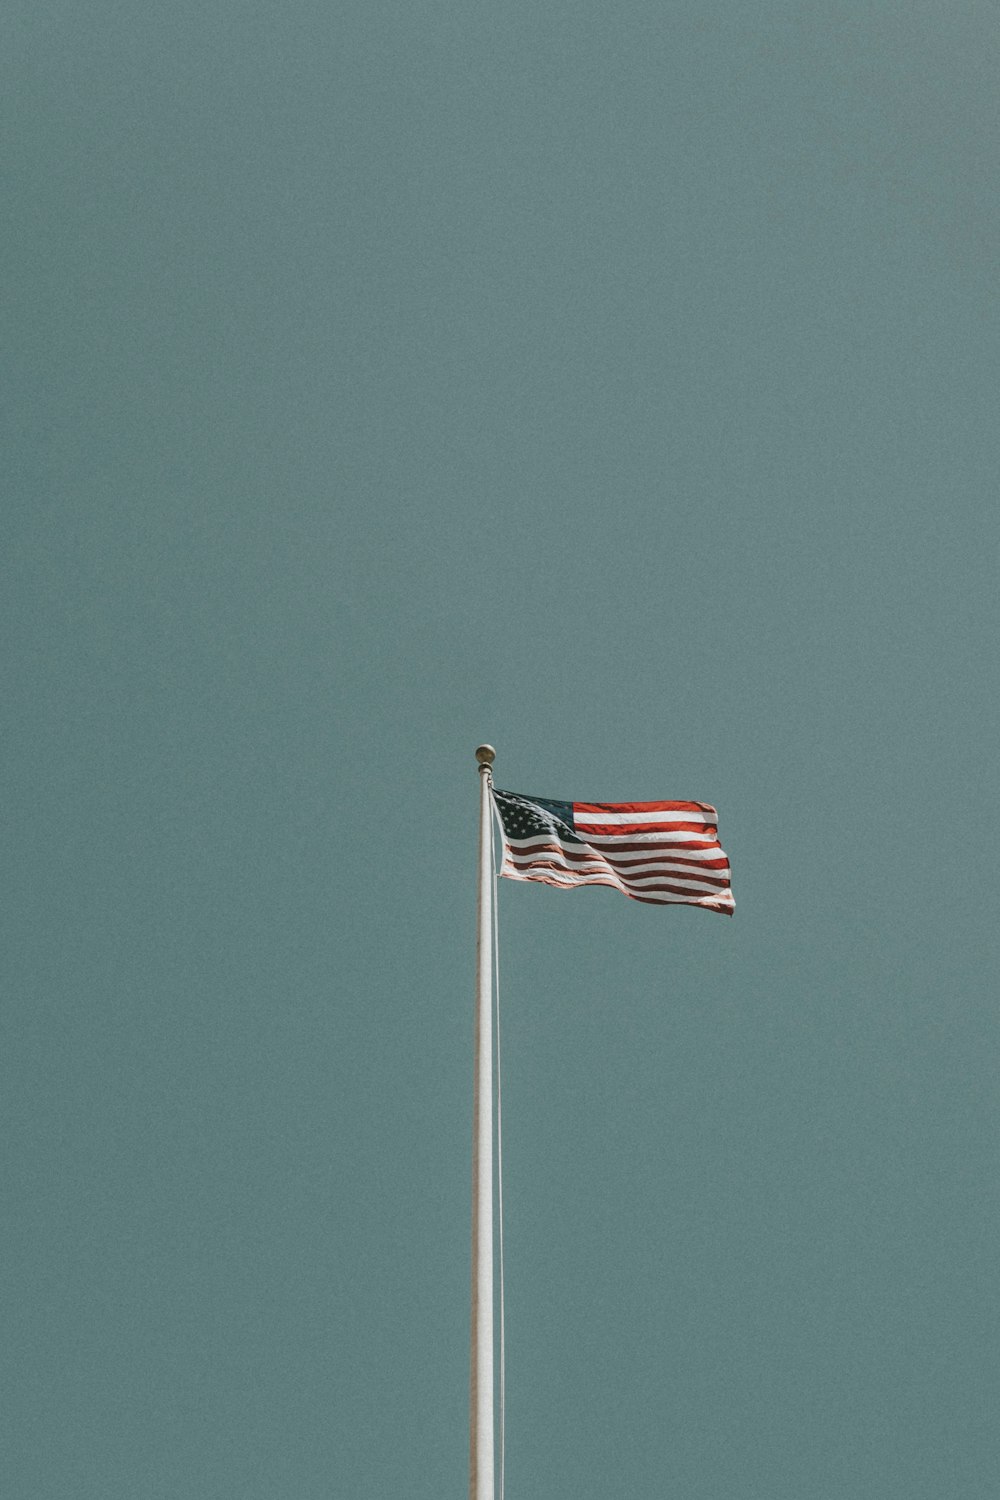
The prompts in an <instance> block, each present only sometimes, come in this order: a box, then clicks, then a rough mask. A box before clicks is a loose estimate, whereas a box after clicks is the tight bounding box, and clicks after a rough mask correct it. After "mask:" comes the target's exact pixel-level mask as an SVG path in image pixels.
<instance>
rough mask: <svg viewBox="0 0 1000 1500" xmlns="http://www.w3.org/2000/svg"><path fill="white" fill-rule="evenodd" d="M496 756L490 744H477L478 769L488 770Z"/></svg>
mask: <svg viewBox="0 0 1000 1500" xmlns="http://www.w3.org/2000/svg"><path fill="white" fill-rule="evenodd" d="M496 758H497V753H496V751H495V750H494V748H493V746H492V745H479V746H477V748H476V759H477V760H478V762H479V769H480V771H488V770H489V769H490V767H491V766H492V764H493V762H494V761H495V760H496Z"/></svg>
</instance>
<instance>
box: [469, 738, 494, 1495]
mask: <svg viewBox="0 0 1000 1500" xmlns="http://www.w3.org/2000/svg"><path fill="white" fill-rule="evenodd" d="M495 758H496V751H495V750H494V749H493V746H492V745H480V746H479V748H478V750H477V751H476V760H477V761H478V762H479V899H478V904H477V919H478V928H477V936H476V1064H475V1090H474V1103H473V1114H474V1119H475V1125H474V1138H473V1153H472V1351H471V1355H472V1357H471V1379H470V1392H469V1500H493V866H492V859H491V854H492V840H493V826H492V808H491V803H490V789H491V786H492V783H493V776H492V771H491V769H490V768H491V766H492V765H493V761H494V760H495Z"/></svg>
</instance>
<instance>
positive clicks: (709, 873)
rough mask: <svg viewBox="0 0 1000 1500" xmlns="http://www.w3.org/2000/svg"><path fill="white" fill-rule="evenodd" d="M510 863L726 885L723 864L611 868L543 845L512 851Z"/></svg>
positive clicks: (649, 863) (646, 863) (641, 863)
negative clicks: (668, 875)
mask: <svg viewBox="0 0 1000 1500" xmlns="http://www.w3.org/2000/svg"><path fill="white" fill-rule="evenodd" d="M506 857H507V858H509V860H510V863H511V864H512V865H514V867H515V868H516V869H518V870H527V869H530V868H531V867H533V866H537V867H538V868H543V867H544V868H547V869H554V870H574V869H588V870H615V871H617V872H619V873H620V874H621V875H622V876H623V877H630V876H635V877H641V876H648V875H649V874H650V873H659V872H672V873H673V874H675V875H678V876H683V877H684V878H685V879H687V880H703V881H705V880H707V881H709V882H710V883H711V884H712V885H722V886H728V884H729V867H728V865H725V864H723V867H722V868H721V869H719V868H716V866H715V865H711V866H709V867H708V868H706V867H705V866H704V865H698V864H694V865H689V864H682V863H680V862H679V861H677V860H673V859H655V860H630V861H629V862H628V863H627V864H626V863H624V862H623V861H619V860H615V862H614V864H613V865H612V864H611V862H610V861H609V860H606V859H602V858H601V857H600V856H596V855H593V854H579V853H576V852H573V853H570V852H568V851H567V850H565V849H559V848H556V847H555V846H553V845H551V844H549V845H543V846H541V847H539V848H536V849H532V850H520V849H511V850H509V851H508V853H507V856H506Z"/></svg>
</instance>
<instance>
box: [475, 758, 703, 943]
mask: <svg viewBox="0 0 1000 1500" xmlns="http://www.w3.org/2000/svg"><path fill="white" fill-rule="evenodd" d="M493 803H494V806H495V807H496V810H497V814H498V816H499V818H500V824H501V827H502V829H503V863H502V864H501V866H500V874H501V875H506V876H507V877H508V879H510V880H541V881H544V882H545V884H546V885H556V886H559V887H560V888H561V889H563V890H567V889H569V887H570V886H575V885H612V886H614V887H615V889H616V890H619V891H624V893H625V895H626V896H631V897H632V898H633V899H634V900H636V901H652V902H656V903H657V904H658V905H663V906H707V907H708V909H709V911H719V912H727V913H728V914H729V915H730V916H732V913H733V893H732V891H731V890H730V887H729V876H730V870H729V860H728V859H727V858H726V856H725V853H724V852H723V849H722V846H721V845H720V843H719V837H718V828H717V827H716V811H715V808H714V807H709V805H708V804H707V803H706V802H552V801H550V800H549V799H547V798H544V797H522V796H519V795H518V794H517V793H516V792H501V791H499V790H498V789H497V788H496V787H494V789H493Z"/></svg>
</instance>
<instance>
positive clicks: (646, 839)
mask: <svg viewBox="0 0 1000 1500" xmlns="http://www.w3.org/2000/svg"><path fill="white" fill-rule="evenodd" d="M691 840H694V841H695V847H694V848H693V849H685V848H683V847H681V845H683V844H685V843H688V842H690V841H691ZM504 841H505V843H507V844H509V845H510V847H511V848H512V849H519V850H520V849H530V848H532V847H533V846H534V845H536V844H539V843H548V844H551V843H553V842H556V843H558V844H559V845H560V847H561V848H563V849H569V850H576V851H577V853H579V854H586V853H587V851H588V850H591V851H593V852H595V853H597V854H599V855H600V856H601V857H602V858H605V857H606V856H608V855H611V856H615V855H617V853H618V851H619V850H621V857H622V858H623V859H627V858H628V857H629V851H626V850H623V849H622V844H624V843H638V844H650V845H653V846H655V845H661V846H663V847H662V848H658V849H656V851H655V854H654V852H653V850H652V849H651V850H650V856H649V857H650V858H651V859H653V858H656V857H659V856H660V855H662V856H663V857H664V858H669V857H670V855H671V854H676V855H683V857H684V858H685V859H725V857H726V855H725V852H724V850H723V848H722V845H721V844H720V843H719V841H718V839H704V838H701V839H699V837H698V835H697V834H696V833H684V834H678V835H677V836H676V838H672V837H671V836H670V834H666V833H636V834H633V835H631V837H629V836H628V835H626V836H625V837H623V838H621V839H613V838H603V839H595V838H590V839H583V840H581V841H580V842H579V843H578V842H576V841H575V840H573V839H567V838H560V837H559V835H558V834H557V833H548V832H546V833H532V834H529V835H528V836H527V837H526V838H520V839H514V838H511V837H510V836H509V835H508V834H505V835H504ZM632 853H633V854H634V857H635V858H636V859H641V858H642V854H641V853H640V852H639V851H638V850H635V851H632Z"/></svg>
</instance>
